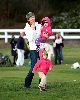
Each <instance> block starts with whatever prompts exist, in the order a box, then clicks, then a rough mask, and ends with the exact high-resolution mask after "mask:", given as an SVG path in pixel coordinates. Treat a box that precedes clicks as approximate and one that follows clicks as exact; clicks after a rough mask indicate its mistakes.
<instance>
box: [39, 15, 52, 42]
mask: <svg viewBox="0 0 80 100" xmlns="http://www.w3.org/2000/svg"><path fill="white" fill-rule="evenodd" d="M43 20H45V21H47V22H48V26H47V27H45V26H42V27H41V34H40V37H41V38H42V39H44V40H47V38H46V37H44V36H43V33H47V34H48V36H51V35H52V28H51V26H50V19H49V18H48V17H44V18H43V19H42V21H43Z"/></svg>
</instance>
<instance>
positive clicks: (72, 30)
mask: <svg viewBox="0 0 80 100" xmlns="http://www.w3.org/2000/svg"><path fill="white" fill-rule="evenodd" d="M14 32H24V29H0V33H4V34H1V35H0V38H4V39H5V43H7V42H8V38H11V37H12V35H10V34H8V33H12V34H13V33H14ZM53 32H60V33H61V35H62V36H63V38H64V39H80V35H78V36H76V35H75V36H70V35H69V36H68V35H67V36H66V35H65V34H64V33H71V32H72V33H74V32H75V33H77V32H80V29H53ZM14 36H15V38H18V37H19V35H14ZM53 38H54V35H53V36H50V39H53Z"/></svg>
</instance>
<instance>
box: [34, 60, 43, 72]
mask: <svg viewBox="0 0 80 100" xmlns="http://www.w3.org/2000/svg"><path fill="white" fill-rule="evenodd" d="M40 63H41V60H38V61H37V63H36V64H35V66H34V68H33V72H36V70H37V68H39V66H40Z"/></svg>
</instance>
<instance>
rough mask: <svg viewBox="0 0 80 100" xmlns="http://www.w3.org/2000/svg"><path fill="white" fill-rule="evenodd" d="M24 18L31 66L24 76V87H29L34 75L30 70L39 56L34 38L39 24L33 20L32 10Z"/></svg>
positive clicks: (38, 30) (37, 33)
mask: <svg viewBox="0 0 80 100" xmlns="http://www.w3.org/2000/svg"><path fill="white" fill-rule="evenodd" d="M26 20H27V23H26V26H25V28H24V30H25V34H26V38H27V39H28V42H29V48H30V61H31V68H30V70H29V72H28V74H27V76H26V78H25V84H24V86H25V87H26V88H30V85H31V82H32V79H33V76H34V73H32V70H33V67H34V66H35V64H36V62H37V59H38V57H39V55H38V52H37V50H36V48H37V46H36V43H35V40H36V39H37V38H38V37H39V34H40V29H41V24H38V23H37V22H35V14H34V13H33V12H29V13H28V14H27V15H26Z"/></svg>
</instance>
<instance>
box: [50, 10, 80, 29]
mask: <svg viewBox="0 0 80 100" xmlns="http://www.w3.org/2000/svg"><path fill="white" fill-rule="evenodd" d="M51 25H52V27H53V28H55V29H58V28H60V29H69V28H72V29H77V28H80V10H79V9H75V10H70V11H69V12H64V13H61V14H60V15H59V16H53V18H52V19H51Z"/></svg>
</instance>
